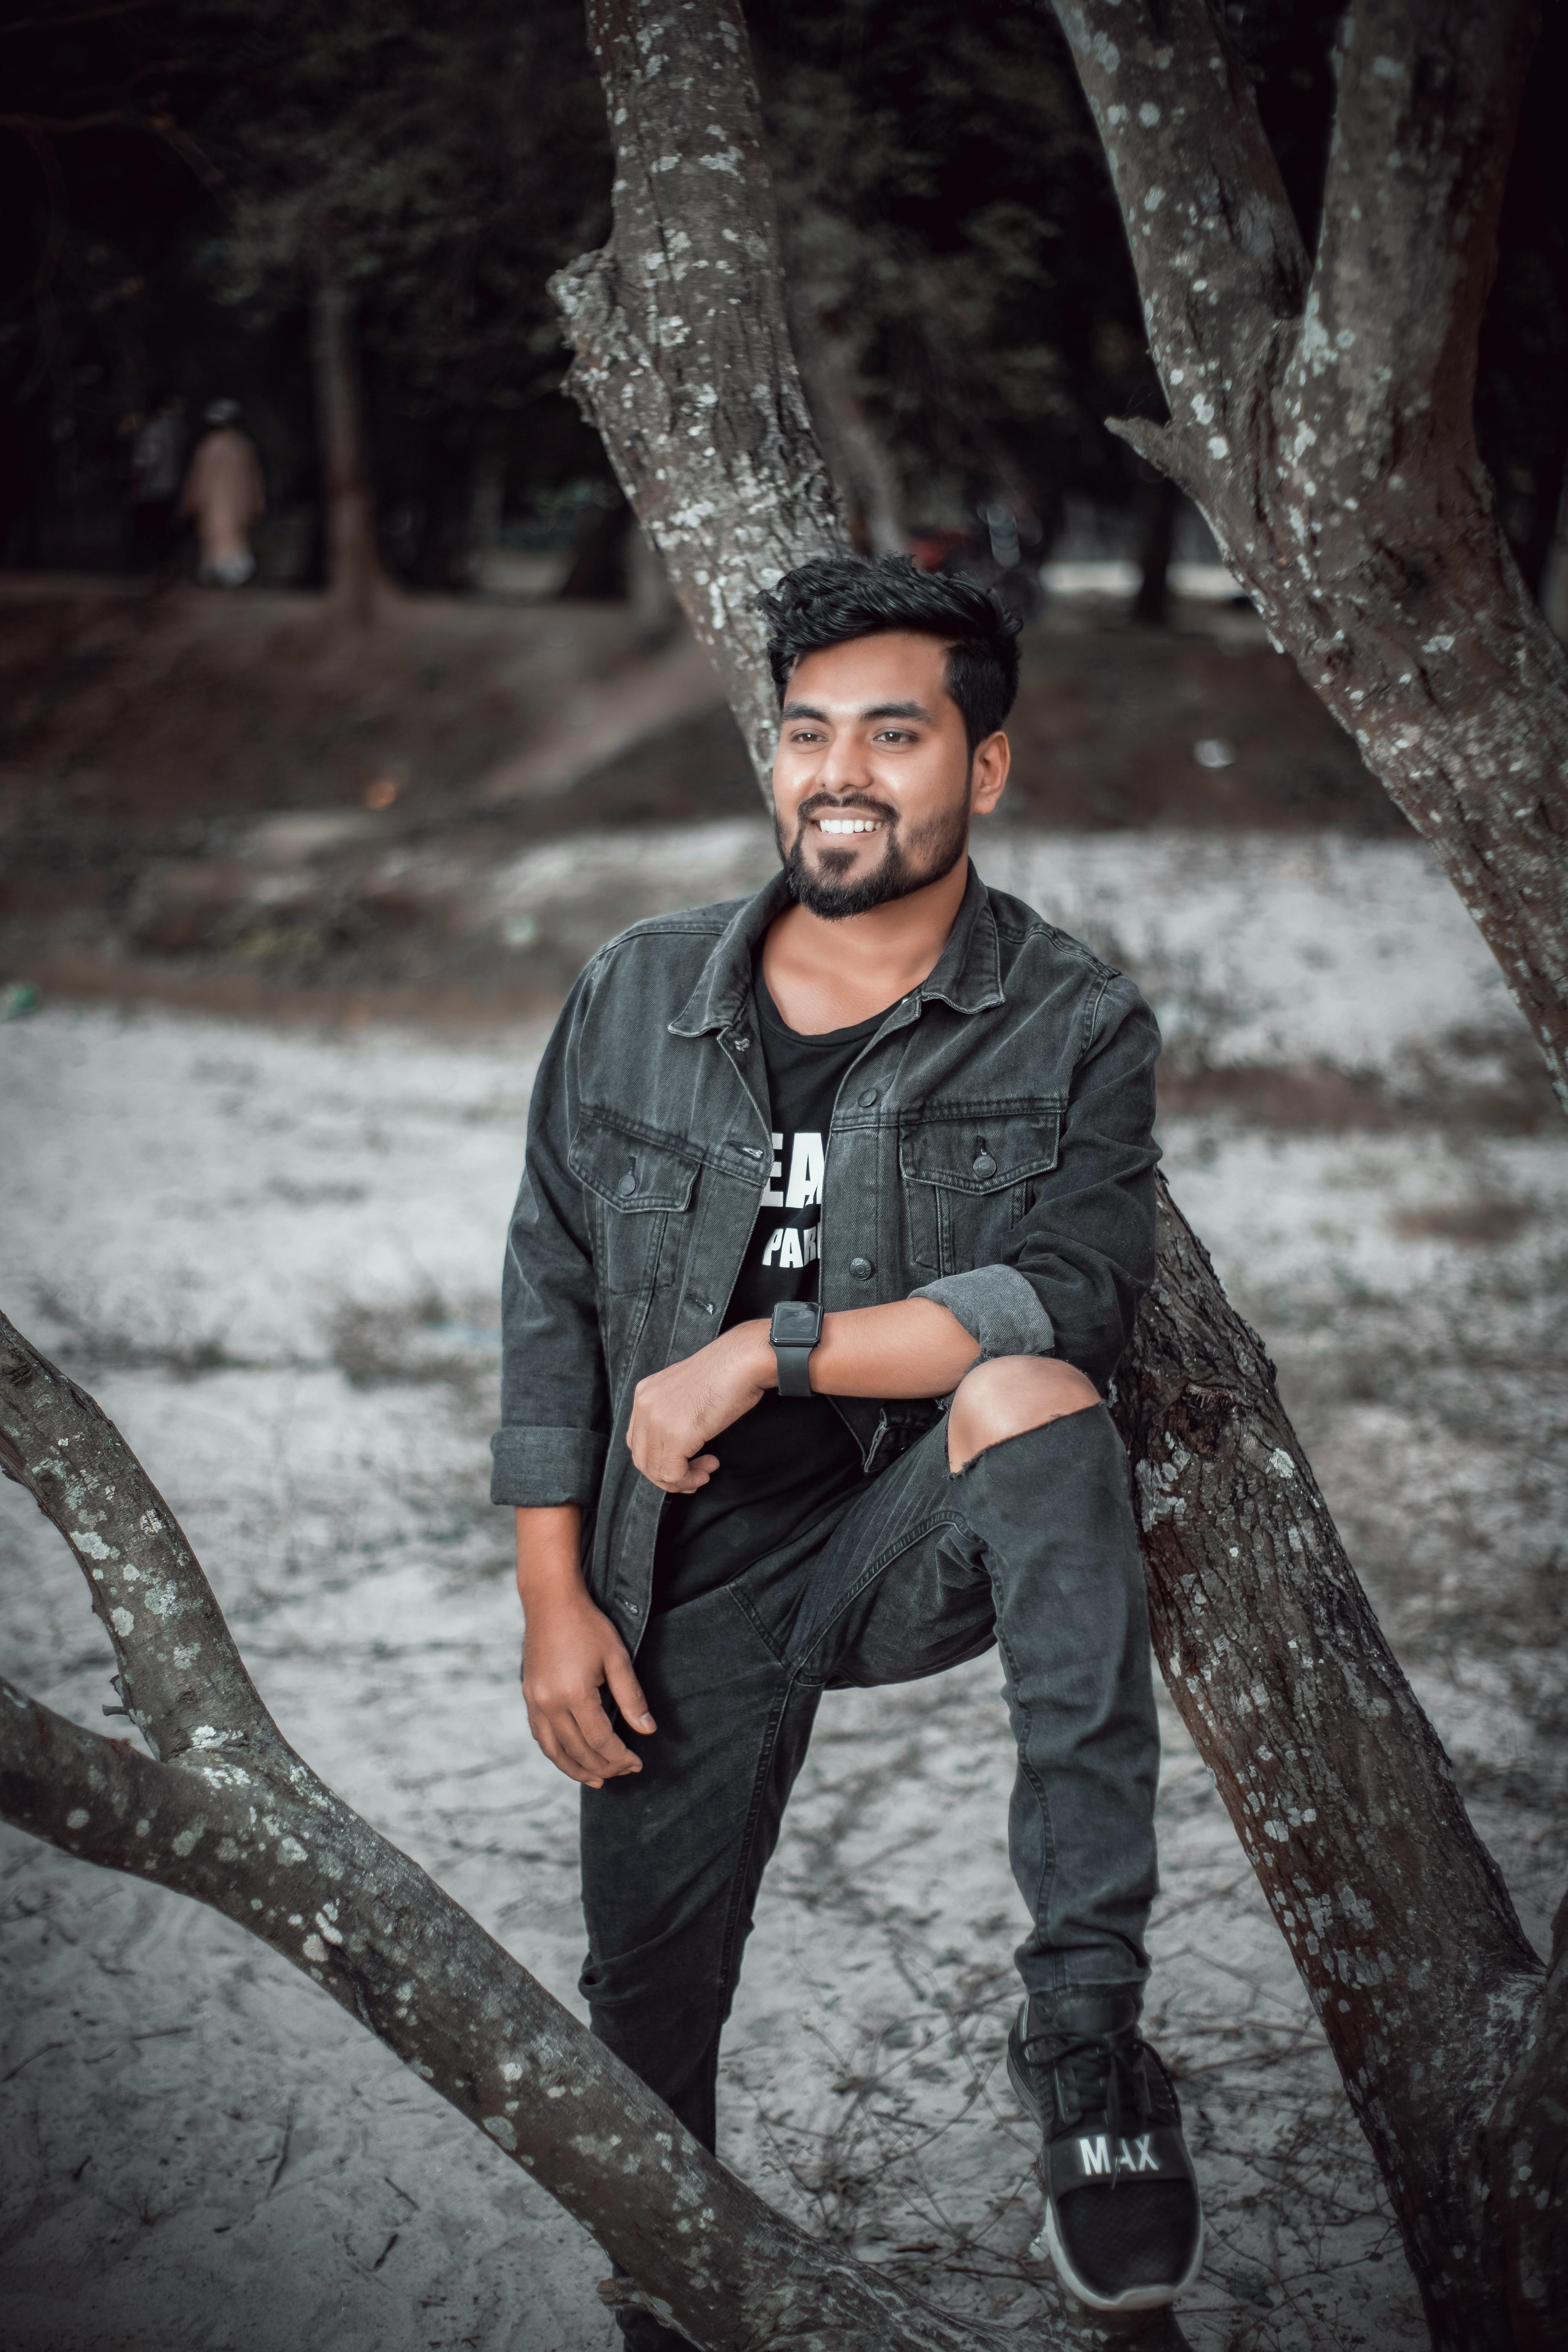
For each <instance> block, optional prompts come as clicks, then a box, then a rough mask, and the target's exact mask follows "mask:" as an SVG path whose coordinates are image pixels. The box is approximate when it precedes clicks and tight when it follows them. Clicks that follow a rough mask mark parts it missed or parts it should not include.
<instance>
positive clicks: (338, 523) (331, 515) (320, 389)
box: [310, 259, 389, 626]
mask: <svg viewBox="0 0 1568 2352" xmlns="http://www.w3.org/2000/svg"><path fill="white" fill-rule="evenodd" d="M353 315H354V314H353V296H352V295H351V294H350V292H349V290H348V289H347V287H346V286H345V285H344V284H343V282H342V278H340V277H339V275H338V273H337V271H336V270H335V269H334V268H333V267H332V264H331V260H330V259H321V260H320V261H319V262H318V264H317V266H316V271H315V276H314V279H313V281H312V284H311V289H310V364H311V372H312V373H313V375H314V378H315V389H316V430H317V433H318V434H319V436H320V439H321V509H322V529H323V532H324V535H325V540H326V570H327V593H328V595H329V597H330V598H331V603H332V604H333V605H334V606H335V608H336V609H337V611H338V612H339V613H341V614H342V617H343V619H344V620H346V621H349V622H352V623H353V625H356V626H363V625H364V624H365V623H366V622H369V621H372V620H374V617H375V608H376V605H377V604H378V603H379V602H380V601H381V599H382V598H383V597H384V595H386V594H387V593H388V590H389V583H388V582H387V578H386V574H385V572H384V571H383V570H382V566H381V558H380V556H379V554H378V553H377V551H376V544H375V507H374V500H373V499H372V496H371V488H370V465H369V458H368V456H367V453H366V449H365V436H364V396H363V391H362V389H361V385H360V374H359V354H358V352H357V351H356V349H355V347H354V331H353Z"/></svg>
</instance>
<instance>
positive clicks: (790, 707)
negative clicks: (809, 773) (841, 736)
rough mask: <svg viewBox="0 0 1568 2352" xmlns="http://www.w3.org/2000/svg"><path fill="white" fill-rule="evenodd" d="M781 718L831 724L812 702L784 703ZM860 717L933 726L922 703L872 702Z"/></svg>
mask: <svg viewBox="0 0 1568 2352" xmlns="http://www.w3.org/2000/svg"><path fill="white" fill-rule="evenodd" d="M783 716H784V718H785V719H816V720H817V721H818V722H819V724H820V725H822V726H824V727H826V726H829V725H830V724H831V723H832V722H831V721H830V720H829V719H828V716H827V713H826V710H819V709H817V707H816V704H815V703H814V702H786V703H785V704H784V711H783ZM860 717H861V718H862V719H924V721H925V723H926V725H927V726H928V727H930V726H931V725H933V724H934V721H933V720H932V718H931V712H930V711H929V710H928V709H926V707H925V704H924V703H923V702H874V703H872V705H871V706H870V708H869V709H868V710H862V711H861V713H860Z"/></svg>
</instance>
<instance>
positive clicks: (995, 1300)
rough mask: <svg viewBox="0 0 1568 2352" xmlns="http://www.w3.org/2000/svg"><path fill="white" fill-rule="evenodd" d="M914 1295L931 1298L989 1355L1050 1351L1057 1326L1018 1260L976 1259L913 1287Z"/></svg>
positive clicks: (1040, 1354) (914, 1296)
mask: <svg viewBox="0 0 1568 2352" xmlns="http://www.w3.org/2000/svg"><path fill="white" fill-rule="evenodd" d="M910 1297H911V1298H933V1299H935V1301H936V1303H937V1305H938V1306H939V1307H946V1309H947V1311H948V1313H949V1314H950V1315H952V1316H953V1317H954V1318H956V1320H957V1321H958V1322H960V1323H962V1324H963V1328H964V1329H965V1330H966V1331H967V1332H968V1333H969V1336H970V1338H971V1339H977V1340H978V1341H979V1342H980V1353H981V1356H982V1358H983V1359H984V1358H987V1357H991V1356H1050V1355H1054V1354H1055V1353H1056V1345H1057V1334H1056V1327H1055V1326H1054V1324H1053V1323H1052V1321H1051V1318H1050V1317H1049V1316H1048V1315H1047V1312H1046V1310H1045V1308H1044V1307H1042V1306H1041V1304H1040V1301H1039V1299H1038V1297H1037V1296H1036V1293H1035V1290H1034V1287H1033V1286H1032V1284H1031V1283H1030V1282H1029V1280H1028V1279H1027V1277H1026V1276H1024V1275H1021V1274H1020V1273H1019V1271H1018V1269H1017V1267H1016V1265H977V1266H975V1267H974V1268H973V1270H972V1271H971V1272H970V1273H968V1274H944V1275H943V1276H942V1279H941V1280H940V1282H928V1283H926V1284H925V1285H924V1286H922V1287H921V1289H919V1290H911V1291H910Z"/></svg>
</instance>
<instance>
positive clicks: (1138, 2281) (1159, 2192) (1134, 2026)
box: [1007, 1991, 1204, 2311]
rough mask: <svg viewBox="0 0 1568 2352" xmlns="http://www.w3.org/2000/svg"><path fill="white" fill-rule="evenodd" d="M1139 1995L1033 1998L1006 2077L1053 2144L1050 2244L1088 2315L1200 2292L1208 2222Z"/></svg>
mask: <svg viewBox="0 0 1568 2352" xmlns="http://www.w3.org/2000/svg"><path fill="white" fill-rule="evenodd" d="M1138 2010H1139V2000H1138V1995H1137V1994H1136V1993H1135V1992H1114V1991H1106V1992H1098V1993H1096V1992H1070V1993H1033V1994H1031V1995H1030V1997H1029V1999H1028V2000H1026V2002H1025V2004H1024V2006H1023V2008H1022V2009H1021V2010H1020V2011H1019V2012H1018V2020H1017V2022H1016V2025H1015V2026H1014V2028H1013V2031H1012V2032H1011V2033H1010V2034H1009V2035H1008V2037H1007V2074H1008V2077H1009V2080H1010V2081H1011V2083H1012V2085H1013V2088H1014V2090H1015V2091H1016V2093H1017V2095H1018V2096H1019V2098H1020V2099H1021V2100H1022V2102H1023V2104H1024V2105H1025V2106H1026V2108H1027V2110H1028V2112H1029V2114H1030V2115H1031V2116H1034V2118H1035V2120H1036V2122H1037V2124H1038V2125H1039V2126H1040V2128H1041V2130H1042V2132H1043V2134H1044V2136H1045V2145H1044V2147H1043V2149H1042V2151H1041V2156H1040V2179H1041V2182H1042V2184H1043V2186H1044V2188H1045V2191H1046V2231H1045V2236H1046V2243H1047V2246H1048V2247H1049V2249H1050V2256H1051V2260H1052V2262H1053V2263H1055V2264H1056V2267H1057V2275H1058V2278H1059V2279H1060V2280H1061V2282H1062V2284H1063V2285H1064V2286H1065V2287H1067V2288H1068V2291H1069V2292H1070V2293H1071V2294H1075V2295H1077V2297H1078V2299H1079V2302H1080V2303H1084V2304H1087V2305H1089V2309H1090V2310H1091V2311H1154V2310H1157V2309H1158V2308H1159V2306H1160V2305H1162V2304H1166V2303H1171V2302H1173V2300H1174V2299H1175V2297H1176V2296H1177V2295H1178V2294H1183V2293H1184V2291H1185V2289H1186V2288H1188V2287H1189V2286H1191V2284H1192V2283H1193V2281H1194V2279H1195V2278H1196V2276H1197V2274H1198V2270H1199V2267H1200V2265H1201V2263H1202V2262H1203V2253H1204V2217H1203V2209H1202V2207H1201V2206H1200V2205H1199V2203H1198V2184H1197V2179H1196V2176H1195V2175H1194V2171H1193V2160H1192V2158H1191V2157H1190V2156H1189V2155H1188V2153H1187V2144H1186V2141H1185V2140H1184V2138H1183V2137H1182V2111H1181V2108H1180V2106H1179V2105H1178V2104H1177V2101H1176V2094H1175V2092H1174V2090H1173V2088H1172V2086H1171V2078H1170V2076H1169V2075H1168V2074H1166V2072H1165V2069H1164V2067H1163V2065H1162V2064H1161V2063H1160V2060H1159V2058H1158V2056H1157V2055H1156V2053H1154V2052H1153V2051H1152V2050H1151V2049H1150V2047H1149V2044H1148V2043H1147V2042H1144V2041H1142V2040H1141V2038H1140V2036H1139V2032H1138Z"/></svg>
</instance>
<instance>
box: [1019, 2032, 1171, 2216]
mask: <svg viewBox="0 0 1568 2352" xmlns="http://www.w3.org/2000/svg"><path fill="white" fill-rule="evenodd" d="M1037 2053H1038V2055H1037ZM1024 2056H1025V2058H1026V2061H1027V2062H1028V2063H1029V2064H1030V2065H1034V2064H1037V2063H1038V2064H1040V2065H1043V2066H1047V2067H1049V2068H1050V2070H1051V2072H1052V2074H1054V2076H1055V2078H1056V2094H1057V2100H1056V2104H1057V2112H1058V2116H1060V2118H1061V2120H1062V2122H1063V2123H1064V2124H1070V2123H1073V2122H1076V2121H1081V2119H1082V2117H1083V2116H1085V2115H1087V2114H1089V2113H1090V2112H1092V2111H1094V2110H1097V2109H1100V2108H1103V2109H1104V2113H1105V2127H1106V2129H1107V2131H1108V2132H1110V2133H1111V2134H1113V2135H1114V2136H1116V2137H1120V2136H1121V2128H1122V2122H1123V2115H1124V2109H1123V2090H1124V2088H1125V2091H1126V2094H1127V2096H1128V2098H1129V2099H1130V2101H1131V2110H1132V2115H1133V2116H1134V2117H1135V2119H1136V2121H1137V2122H1138V2123H1140V2124H1150V2123H1161V2122H1164V2121H1166V2120H1167V2117H1166V2116H1165V2115H1164V2114H1163V2109H1164V2107H1165V2105H1166V2104H1167V2103H1166V2102H1165V2101H1164V2100H1163V2099H1162V2098H1160V2097H1159V2096H1158V2095H1157V2092H1156V2089H1155V2087H1154V2085H1153V2084H1151V2082H1150V2068H1149V2063H1148V2059H1149V2053H1148V2051H1147V2049H1146V2047H1145V2045H1144V2044H1143V2043H1142V2042H1140V2041H1138V2040H1136V2039H1135V2038H1124V2037H1123V2036H1122V2035H1121V2034H1111V2033H1073V2034H1055V2033H1037V2034H1035V2035H1033V2036H1032V2037H1030V2038H1029V2039H1028V2040H1026V2042H1025V2043H1024ZM1160 2087H1161V2088H1163V2084H1162V2085H1161V2086H1160ZM1069 2102H1070V2108H1071V2111H1070V2112H1069ZM1120 2179H1121V2172H1120V2170H1119V2169H1118V2170H1115V2171H1113V2172H1112V2173H1111V2176H1110V2185H1111V2187H1112V2188H1113V2189H1114V2188H1115V2187H1116V2185H1117V2183H1118V2181H1119V2180H1120Z"/></svg>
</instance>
